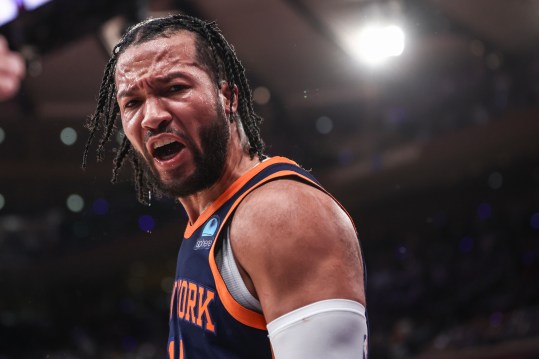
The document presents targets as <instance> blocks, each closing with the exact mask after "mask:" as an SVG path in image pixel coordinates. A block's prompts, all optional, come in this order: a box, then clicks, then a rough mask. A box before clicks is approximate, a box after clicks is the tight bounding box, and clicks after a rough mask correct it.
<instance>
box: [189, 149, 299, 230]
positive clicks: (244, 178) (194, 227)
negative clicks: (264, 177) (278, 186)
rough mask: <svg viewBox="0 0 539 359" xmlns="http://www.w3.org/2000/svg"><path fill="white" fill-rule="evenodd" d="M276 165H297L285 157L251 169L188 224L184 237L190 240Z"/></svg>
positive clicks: (278, 157)
mask: <svg viewBox="0 0 539 359" xmlns="http://www.w3.org/2000/svg"><path fill="white" fill-rule="evenodd" d="M275 163H290V164H294V165H297V164H296V162H294V161H292V160H289V159H288V158H285V157H280V156H276V157H271V158H270V159H268V160H265V161H263V162H261V163H260V164H259V165H257V166H255V167H253V168H251V169H250V170H249V171H247V172H246V173H245V174H244V175H243V176H241V177H240V178H238V179H237V180H236V181H235V182H234V183H232V185H231V186H230V187H228V188H227V190H226V191H224V192H223V193H222V194H221V195H220V196H219V197H217V199H216V200H215V201H214V202H213V203H212V204H211V205H210V206H209V207H208V208H207V209H206V210H205V211H204V212H202V214H201V215H200V216H199V217H198V218H197V220H196V221H195V223H193V224H190V223H187V226H186V228H185V232H184V235H183V237H184V238H185V239H189V238H190V237H191V236H192V235H193V233H194V232H195V231H196V230H197V229H198V228H199V227H200V226H201V225H202V224H203V223H204V222H206V221H207V220H208V218H210V217H211V216H212V215H213V214H214V213H215V211H217V210H218V209H219V208H220V207H221V206H222V205H223V204H224V203H225V202H226V201H228V200H229V199H230V198H231V197H232V196H233V195H234V194H236V192H237V191H238V190H239V189H240V188H241V187H243V185H245V184H246V183H247V182H249V180H251V179H252V178H253V177H254V176H256V175H257V174H258V173H260V172H261V171H262V170H264V169H265V168H267V167H269V166H271V165H273V164H275Z"/></svg>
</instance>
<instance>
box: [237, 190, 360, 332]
mask: <svg viewBox="0 0 539 359" xmlns="http://www.w3.org/2000/svg"><path fill="white" fill-rule="evenodd" d="M230 237H231V242H232V248H233V251H234V255H235V257H236V260H237V262H238V266H239V267H240V272H241V274H242V276H243V279H244V281H245V282H246V285H247V287H248V289H249V290H250V291H251V292H252V294H253V295H255V296H256V297H257V298H258V299H259V300H260V302H261V305H262V309H263V312H264V316H265V318H266V321H267V322H270V321H272V320H274V319H276V318H278V317H280V316H281V315H283V314H285V313H289V312H291V311H293V310H295V309H297V308H300V307H303V306H305V305H308V304H311V303H314V302H318V301H321V300H324V299H334V298H340V299H350V300H354V301H357V302H359V303H361V304H363V305H365V292H364V283H363V265H362V263H361V255H360V249H359V243H358V240H357V237H356V233H355V230H354V227H353V225H352V223H351V221H350V219H349V218H348V216H347V215H346V213H344V211H343V210H342V209H341V208H340V207H339V206H338V204H336V203H335V202H334V201H333V200H332V199H331V198H330V197H329V196H328V195H326V194H325V193H323V192H322V191H320V190H318V189H316V188H313V187H311V186H308V185H305V184H303V183H300V182H297V181H293V180H278V181H274V182H270V183H268V184H265V185H264V186H262V187H260V188H259V189H257V190H255V191H253V193H251V194H249V195H248V196H247V197H246V198H245V200H244V201H243V202H242V204H241V205H240V206H239V207H238V209H237V212H236V214H235V215H234V220H233V222H232V225H231V235H230Z"/></svg>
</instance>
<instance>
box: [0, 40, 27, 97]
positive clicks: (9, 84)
mask: <svg viewBox="0 0 539 359" xmlns="http://www.w3.org/2000/svg"><path fill="white" fill-rule="evenodd" d="M24 73H25V67H24V60H23V58H22V56H21V55H20V54H19V53H17V52H14V51H10V50H9V46H8V43H7V41H6V39H5V38H4V37H3V36H1V35H0V101H5V100H9V99H10V98H11V97H13V96H14V95H15V94H16V93H17V91H19V87H20V84H21V80H22V79H23V77H24Z"/></svg>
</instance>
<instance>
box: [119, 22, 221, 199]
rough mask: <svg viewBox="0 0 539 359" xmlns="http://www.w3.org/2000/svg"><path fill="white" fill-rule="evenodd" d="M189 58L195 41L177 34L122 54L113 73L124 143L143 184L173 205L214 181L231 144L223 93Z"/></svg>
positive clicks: (193, 55) (193, 56)
mask: <svg viewBox="0 0 539 359" xmlns="http://www.w3.org/2000/svg"><path fill="white" fill-rule="evenodd" d="M196 55H197V52H196V47H195V36H194V34H192V33H190V32H187V31H180V32H178V33H176V34H174V35H172V36H170V37H168V38H167V37H160V38H157V39H154V40H151V41H148V42H145V43H142V44H140V45H134V46H131V47H129V48H128V49H126V50H125V52H124V53H122V54H121V55H120V57H119V59H118V63H117V65H116V88H117V100H118V104H119V106H120V113H121V117H122V126H123V129H124V132H125V135H126V136H127V138H128V139H129V141H130V142H131V144H132V146H133V148H134V149H135V151H136V152H137V154H138V156H139V158H140V159H142V160H143V161H144V162H145V163H146V164H147V165H148V168H149V170H150V171H149V172H148V173H149V174H150V175H151V176H150V177H152V178H153V179H154V180H156V183H157V184H158V186H159V187H160V188H161V190H162V191H163V192H165V193H167V194H170V195H173V196H176V197H183V196H187V195H190V194H193V193H196V192H198V191H201V190H203V189H205V188H208V187H209V186H211V185H212V184H213V183H215V181H217V179H218V178H219V176H220V175H221V173H222V172H223V168H224V164H225V159H226V155H227V149H228V144H229V140H230V128H229V123H228V121H227V119H226V115H225V106H224V103H225V101H226V98H225V96H224V91H221V90H220V89H218V87H217V84H215V82H214V81H212V77H211V76H210V75H209V74H208V73H207V71H206V69H205V67H203V66H202V65H200V63H199V61H197V56H196Z"/></svg>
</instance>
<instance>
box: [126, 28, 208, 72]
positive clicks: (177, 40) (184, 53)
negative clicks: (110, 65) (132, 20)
mask: <svg viewBox="0 0 539 359" xmlns="http://www.w3.org/2000/svg"><path fill="white" fill-rule="evenodd" d="M181 65H198V61H197V50H196V37H195V34H193V33H192V32H189V31H178V32H176V33H174V34H171V35H169V36H168V37H164V36H161V37H157V38H155V39H152V40H150V41H146V42H143V43H140V44H135V45H131V46H129V47H128V48H127V49H126V50H125V51H124V52H123V53H121V54H120V55H119V58H118V62H117V64H116V81H118V80H120V79H122V78H123V77H125V76H127V77H131V76H132V75H135V74H136V75H137V76H141V75H143V74H146V73H151V72H154V71H158V72H159V71H165V70H167V69H168V68H170V67H174V66H181Z"/></svg>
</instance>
